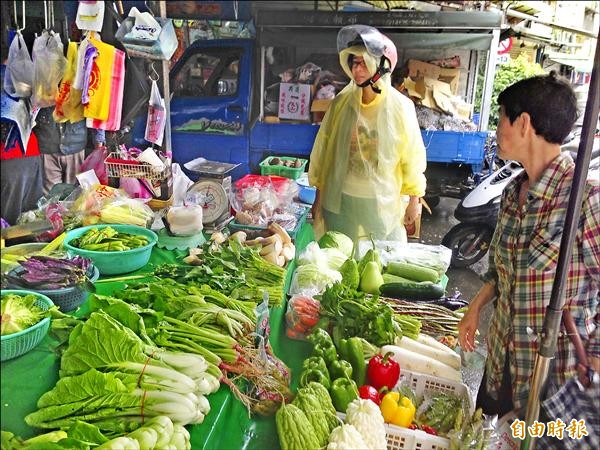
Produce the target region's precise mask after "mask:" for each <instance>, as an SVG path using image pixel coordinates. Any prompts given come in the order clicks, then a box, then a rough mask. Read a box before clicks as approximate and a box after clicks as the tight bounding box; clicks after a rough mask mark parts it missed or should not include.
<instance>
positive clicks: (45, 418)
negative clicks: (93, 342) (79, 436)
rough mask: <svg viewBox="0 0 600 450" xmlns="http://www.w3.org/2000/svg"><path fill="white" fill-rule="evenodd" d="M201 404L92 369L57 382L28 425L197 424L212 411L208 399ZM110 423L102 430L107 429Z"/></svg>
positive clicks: (129, 377)
mask: <svg viewBox="0 0 600 450" xmlns="http://www.w3.org/2000/svg"><path fill="white" fill-rule="evenodd" d="M202 398H204V397H202ZM200 400H201V399H200V398H193V397H190V396H189V395H184V394H179V393H177V392H166V391H160V390H147V387H146V386H143V385H142V387H138V376H136V375H132V374H124V373H121V372H109V373H102V372H98V371H97V370H95V369H91V370H88V371H87V372H85V373H83V374H81V375H76V376H73V377H64V378H61V379H60V380H58V382H57V383H56V386H55V387H54V388H53V389H52V390H50V391H48V392H46V393H45V394H43V395H42V396H41V397H40V399H39V400H38V408H39V409H38V410H37V411H35V412H33V413H31V414H28V415H27V416H26V417H25V422H26V423H27V424H28V425H29V426H32V427H37V428H50V429H51V428H65V427H69V426H71V425H73V424H74V423H75V422H76V421H77V420H82V421H86V422H91V423H92V424H93V425H97V426H98V423H96V422H95V421H96V420H97V419H106V418H115V417H120V418H123V419H124V420H128V419H130V420H131V419H136V418H142V419H143V417H153V416H158V415H168V416H169V417H170V418H171V419H172V420H173V421H174V422H177V423H181V424H188V423H198V422H199V421H202V419H203V418H204V415H205V414H207V413H208V409H209V405H208V402H207V401H206V399H205V398H204V401H200ZM107 423H109V422H104V423H103V424H101V425H99V428H100V429H101V430H102V429H106V428H105V427H106V424H107ZM106 430H107V431H113V430H111V429H106Z"/></svg>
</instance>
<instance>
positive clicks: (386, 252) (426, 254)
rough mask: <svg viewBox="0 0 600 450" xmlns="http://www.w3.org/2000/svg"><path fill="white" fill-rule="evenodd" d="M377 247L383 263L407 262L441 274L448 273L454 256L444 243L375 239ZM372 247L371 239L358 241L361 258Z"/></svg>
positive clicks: (385, 264)
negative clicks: (432, 243) (407, 242)
mask: <svg viewBox="0 0 600 450" xmlns="http://www.w3.org/2000/svg"><path fill="white" fill-rule="evenodd" d="M375 247H376V248H377V250H378V252H379V257H380V259H381V263H382V264H383V265H384V266H387V264H388V263H389V262H390V261H399V262H406V263H410V264H416V265H419V266H424V267H430V268H431V269H433V270H435V271H437V272H438V273H439V274H440V276H441V275H443V274H445V273H446V271H447V270H448V267H450V259H451V258H452V250H450V249H449V248H447V247H444V246H443V245H426V244H418V243H409V244H403V243H402V242H398V241H375ZM371 248H373V245H372V244H371V241H370V240H367V239H363V240H360V241H359V242H358V257H359V259H360V258H362V257H363V256H364V255H365V253H367V251H368V250H370V249H371Z"/></svg>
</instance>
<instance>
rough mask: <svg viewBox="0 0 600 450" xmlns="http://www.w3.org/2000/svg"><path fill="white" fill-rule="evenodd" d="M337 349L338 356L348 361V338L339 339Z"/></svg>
mask: <svg viewBox="0 0 600 450" xmlns="http://www.w3.org/2000/svg"><path fill="white" fill-rule="evenodd" d="M338 351H339V352H340V358H342V359H345V360H346V361H350V358H349V356H348V339H340V341H339V345H338Z"/></svg>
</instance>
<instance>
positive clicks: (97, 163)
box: [79, 147, 108, 184]
mask: <svg viewBox="0 0 600 450" xmlns="http://www.w3.org/2000/svg"><path fill="white" fill-rule="evenodd" d="M106 158H108V149H107V148H106V147H98V148H97V149H96V150H94V151H93V152H92V153H90V155H89V156H88V157H87V158H85V159H84V160H83V162H82V163H81V167H80V168H79V172H80V173H83V172H87V171H88V170H93V171H94V172H95V173H96V176H97V177H98V180H100V183H102V184H108V172H107V171H106V165H105V164H104V160H105V159H106Z"/></svg>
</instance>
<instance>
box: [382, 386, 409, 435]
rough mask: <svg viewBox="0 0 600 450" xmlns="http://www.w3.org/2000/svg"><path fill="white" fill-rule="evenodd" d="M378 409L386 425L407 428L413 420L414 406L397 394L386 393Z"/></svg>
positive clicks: (407, 399)
mask: <svg viewBox="0 0 600 450" xmlns="http://www.w3.org/2000/svg"><path fill="white" fill-rule="evenodd" d="M380 409H381V414H382V415H383V420H384V421H385V422H386V423H391V424H393V425H398V426H400V427H404V428H408V427H409V426H410V424H411V423H412V422H413V420H414V418H415V412H416V408H415V405H413V403H412V402H411V401H410V399H409V398H408V397H404V396H402V395H400V393H399V392H388V393H387V394H386V395H385V396H384V397H383V399H382V400H381V406H380Z"/></svg>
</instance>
